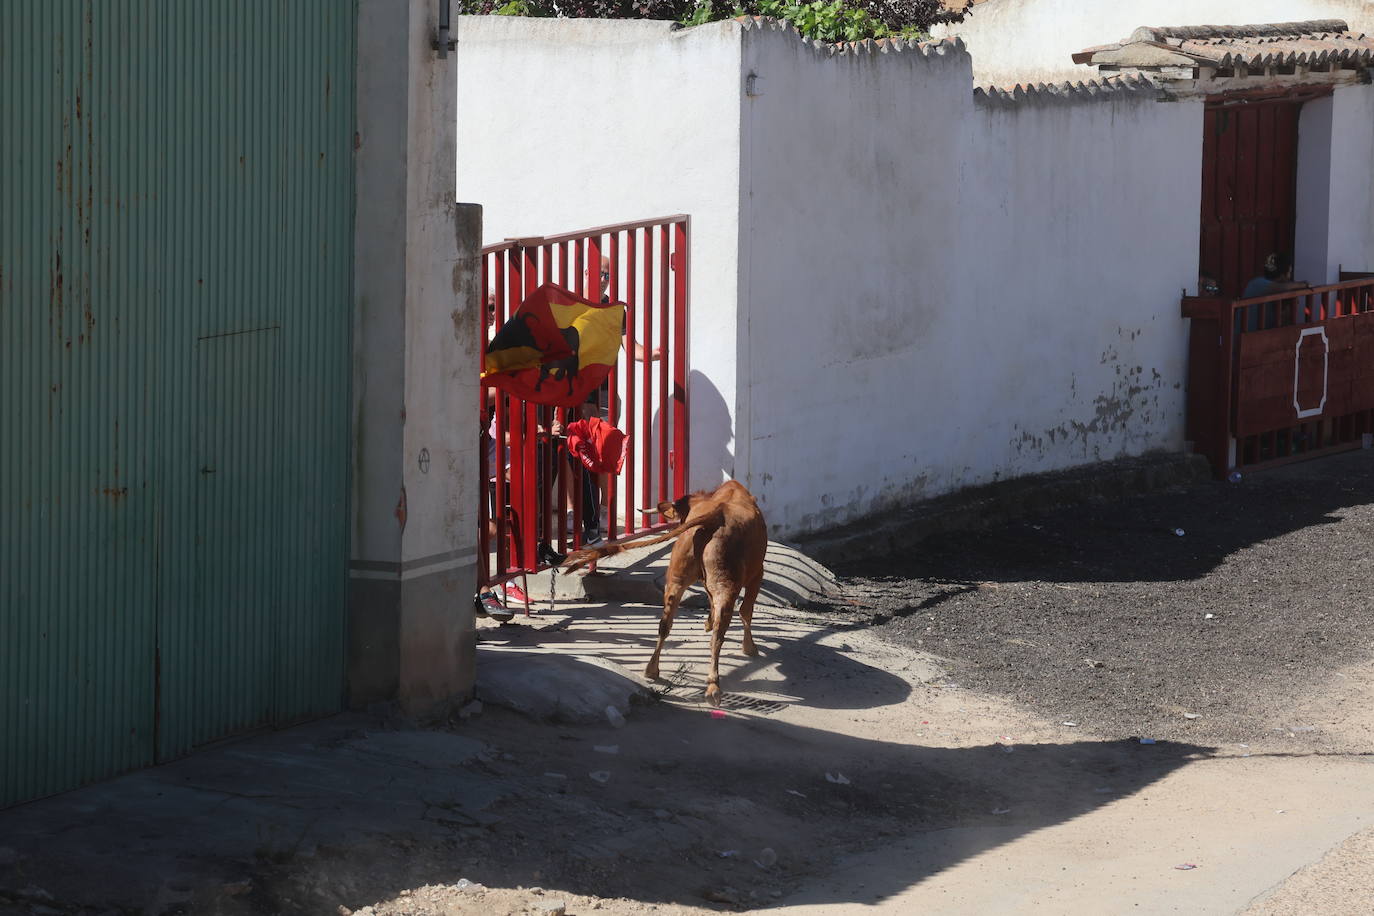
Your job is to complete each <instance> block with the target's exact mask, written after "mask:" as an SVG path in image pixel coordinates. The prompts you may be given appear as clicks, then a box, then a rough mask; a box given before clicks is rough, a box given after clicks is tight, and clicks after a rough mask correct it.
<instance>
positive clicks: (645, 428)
mask: <svg viewBox="0 0 1374 916" xmlns="http://www.w3.org/2000/svg"><path fill="white" fill-rule="evenodd" d="M639 260H640V262H642V264H643V271H642V275H640V276H642V279H640V284H639V310H640V313H642V314H643V316H644V327H643V328H642V331H640V335H639V339H642V341H643V342H644V349H646V350H653V349H654V229H653V228H651V227H646V228H644V229H643V244H642V246H640V255H639ZM646 356H647V353H646ZM643 391H644V393H643V398H642V400H643V404H644V407H643V411H644V415H643V417H640V423H639V428H640V433H642V435H643V438H642V439H640V441H642V442H643V444H644V449H643V452H644V455H643V457H642V459H640V460H642V461H643V467H642V468H640V470H639V482H640V486H639V508H642V509H650V508H653V507H654V504H655V500H654V442H653V431H654V361H653V360H644V375H643ZM636 515H638V512H636ZM650 518H653V516H650ZM644 520H646V522H647V520H649V519H644ZM657 520H658V519H654V522H655V523H657Z"/></svg>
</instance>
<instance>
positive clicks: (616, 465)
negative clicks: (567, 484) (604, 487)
mask: <svg viewBox="0 0 1374 916" xmlns="http://www.w3.org/2000/svg"><path fill="white" fill-rule="evenodd" d="M568 452H569V454H573V455H576V456H577V457H578V458H579V459H580V460H581V461H582V464H583V465H584V466H585V467H586V468H587V470H589V471H591V472H592V473H593V474H619V473H620V469H621V467H623V466H624V464H625V434H624V433H622V432H621V431H620V430H618V429H616V428H615V427H614V426H612V425H611V424H609V423H607V422H605V421H604V420H602V419H601V418H600V417H592V418H591V419H589V420H575V421H573V422H572V423H569V424H568Z"/></svg>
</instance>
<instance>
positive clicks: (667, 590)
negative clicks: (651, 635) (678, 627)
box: [644, 578, 687, 681]
mask: <svg viewBox="0 0 1374 916" xmlns="http://www.w3.org/2000/svg"><path fill="white" fill-rule="evenodd" d="M686 590H687V583H685V582H683V581H682V580H681V579H674V578H669V580H668V582H667V584H666V585H665V586H664V587H663V617H662V618H661V619H660V620H659V621H658V645H657V646H655V647H654V654H653V655H652V656H651V657H650V658H649V664H647V665H645V666H644V676H645V677H647V678H648V679H649V680H651V681H652V680H657V679H658V657H659V655H661V654H662V653H663V643H664V642H666V641H667V639H668V634H669V633H671V632H673V615H675V614H676V613H677V608H678V605H679V604H681V603H682V593H683V592H684V591H686Z"/></svg>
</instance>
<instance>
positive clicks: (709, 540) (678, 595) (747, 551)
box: [563, 480, 768, 706]
mask: <svg viewBox="0 0 1374 916" xmlns="http://www.w3.org/2000/svg"><path fill="white" fill-rule="evenodd" d="M658 511H659V513H660V514H662V516H663V517H664V518H666V519H669V520H670V521H675V520H678V519H681V521H682V523H681V524H679V525H678V526H677V527H676V528H674V529H673V530H671V531H668V532H666V533H664V534H661V535H659V536H658V537H654V538H649V539H648V540H645V541H633V542H631V543H629V544H608V545H606V546H604V547H596V548H592V549H583V550H578V551H575V552H574V553H572V554H570V555H569V556H568V559H567V560H565V561H564V563H563V568H564V569H565V570H574V569H577V568H579V567H581V566H584V565H586V564H587V563H590V562H592V561H593V560H599V559H601V558H602V557H609V556H612V555H614V554H617V553H620V552H622V551H625V550H637V549H638V548H640V547H649V546H652V545H654V544H661V543H663V542H664V541H670V540H672V539H673V538H677V543H676V544H674V545H673V554H672V559H671V560H670V562H669V564H668V576H667V580H666V582H665V583H664V586H663V619H662V620H660V621H659V623H658V645H657V646H656V647H655V648H654V654H653V657H652V658H650V659H649V664H647V665H646V666H644V676H645V677H647V678H651V679H653V678H657V677H658V659H659V655H660V654H661V653H662V652H663V643H664V641H665V640H667V638H668V634H669V633H670V632H672V629H673V616H674V615H675V614H676V613H677V608H678V605H679V604H680V603H681V601H682V593H683V592H685V591H686V590H687V589H688V588H690V587H691V586H692V585H694V584H695V583H696V582H697V581H703V582H704V583H705V588H706V597H707V599H708V600H709V601H710V604H711V612H710V615H709V616H708V617H707V618H706V630H707V631H709V632H711V673H710V675H709V676H708V677H707V679H706V699H707V700H709V701H710V702H711V703H712V704H713V705H717V706H718V705H720V647H721V645H722V644H724V642H725V631H726V629H728V628H729V626H730V615H731V613H732V611H733V608H734V606H735V599H736V598H737V597H739V596H740V593H741V592H743V598H742V600H741V601H740V605H739V617H740V620H741V621H743V623H744V643H743V649H744V654H745V655H758V654H759V649H758V646H756V645H754V636H753V633H752V632H751V630H750V626H751V624H752V622H753V618H754V601H755V599H757V598H758V595H759V587H760V586H761V585H762V584H763V555H764V553H765V552H766V551H767V549H768V527H767V525H765V524H764V521H763V513H761V512H760V511H759V507H758V504H757V503H755V502H754V497H753V496H752V495H750V493H749V491H748V490H746V489H745V488H744V487H743V486H742V485H741V484H738V483H736V482H735V481H733V480H731V481H727V482H726V483H723V484H721V485H720V486H719V487H717V488H716V490H715V492H712V493H693V494H691V495H690V496H684V497H682V498H681V499H679V500H676V501H675V502H661V503H659V504H658Z"/></svg>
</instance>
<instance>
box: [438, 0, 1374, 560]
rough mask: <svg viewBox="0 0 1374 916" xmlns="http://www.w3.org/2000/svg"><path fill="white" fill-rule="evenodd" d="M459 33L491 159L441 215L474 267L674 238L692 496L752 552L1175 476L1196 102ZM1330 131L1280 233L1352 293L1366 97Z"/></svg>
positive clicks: (789, 38) (729, 50)
mask: <svg viewBox="0 0 1374 916" xmlns="http://www.w3.org/2000/svg"><path fill="white" fill-rule="evenodd" d="M986 5H988V6H991V5H993V4H992V3H989V4H986ZM1166 21H1167V20H1166ZM464 29H465V44H464V51H465V54H466V58H465V61H464V63H463V64H462V68H463V69H461V71H460V82H461V83H462V85H464V86H465V87H466V88H467V89H468V90H469V92H468V94H467V96H466V97H465V99H464V100H463V101H462V103H461V108H460V111H459V119H460V123H461V124H464V125H465V128H464V129H465V130H466V129H467V126H468V125H470V126H471V128H472V129H473V130H474V131H475V132H476V133H477V134H479V135H481V136H491V137H493V138H497V139H496V141H495V142H492V143H482V144H477V145H476V146H475V147H474V148H464V149H460V150H459V154H458V162H459V172H460V176H461V177H460V182H461V184H460V188H461V189H462V193H463V194H464V195H468V196H473V197H480V198H481V199H482V200H483V201H484V203H485V204H486V207H487V213H488V214H489V215H490V216H491V219H490V221H489V229H488V231H487V233H486V237H487V239H488V240H497V239H500V238H502V237H504V236H513V235H525V234H545V233H550V232H555V231H559V230H564V229H569V228H576V227H585V226H590V225H596V224H598V223H609V222H615V221H622V220H629V219H633V218H637V217H643V216H648V215H657V214H664V213H668V212H676V211H682V212H688V213H690V214H691V215H692V217H693V220H694V224H693V232H694V237H693V251H692V257H693V262H692V263H693V268H692V287H693V301H692V309H693V311H692V323H691V366H692V389H691V398H692V412H693V428H692V441H693V452H692V463H693V483H694V485H695V486H705V485H708V484H711V483H715V482H716V481H717V480H719V479H720V477H721V476H722V475H723V474H724V475H729V476H733V477H736V478H738V479H740V480H742V481H744V482H745V483H746V485H748V486H749V487H750V489H751V490H753V491H754V493H755V494H756V495H757V496H758V497H759V499H760V501H761V502H762V504H763V507H764V510H765V513H766V515H767V516H768V519H769V522H770V526H771V527H772V530H773V532H774V534H775V535H781V536H787V535H795V534H799V533H802V532H806V531H809V530H815V529H818V528H823V527H828V526H831V525H834V524H840V523H843V522H846V521H850V520H853V519H856V518H859V517H862V516H864V515H866V514H869V513H871V512H874V511H877V510H881V509H883V508H886V507H888V506H892V505H895V504H900V503H904V502H908V501H911V500H914V499H919V498H924V497H931V496H936V495H939V494H942V493H945V492H948V491H951V490H954V489H958V488H960V487H964V486H970V485H975V484H980V483H987V482H990V481H994V480H997V479H1000V478H1005V477H1011V476H1018V475H1023V474H1029V473H1036V472H1043V471H1051V470H1056V469H1060V468H1064V467H1068V466H1072V465H1076V464H1083V463H1088V462H1094V461H1099V460H1107V459H1112V458H1117V457H1126V456H1135V455H1140V454H1142V453H1145V452H1149V451H1152V450H1160V449H1163V450H1180V449H1182V448H1183V447H1184V391H1183V384H1184V378H1185V369H1186V365H1185V360H1186V341H1187V333H1188V326H1187V322H1186V321H1184V320H1183V319H1182V318H1180V317H1179V311H1178V310H1179V297H1180V295H1181V294H1182V293H1183V292H1184V291H1185V290H1186V291H1188V292H1190V293H1191V292H1194V291H1195V287H1196V282H1197V270H1198V219H1199V213H1200V209H1201V202H1200V192H1201V172H1202V169H1201V152H1202V124H1203V104H1202V102H1201V101H1200V100H1197V99H1193V100H1185V101H1167V100H1165V99H1164V97H1163V96H1162V94H1160V93H1159V92H1157V91H1156V90H1154V89H1153V88H1135V89H1128V88H1116V89H1103V88H1101V87H1096V88H1095V89H1094V90H1093V91H1092V92H1082V93H1062V92H1038V91H1037V92H1031V93H1029V94H1020V95H1018V96H1016V97H1004V96H999V95H996V94H993V95H984V94H981V93H980V94H977V95H975V93H974V92H973V87H972V79H973V75H972V67H971V61H970V58H969V56H968V55H967V54H965V53H963V52H962V51H960V50H958V49H957V48H956V47H954V46H953V45H945V46H942V47H931V46H925V47H924V48H915V47H911V46H908V45H905V44H902V45H883V46H879V45H860V46H852V47H849V48H848V49H845V50H837V49H835V48H827V47H824V46H817V45H814V44H812V43H808V42H803V41H802V40H801V39H800V38H799V37H798V36H797V35H796V33H795V32H793V31H792V30H790V29H788V28H785V27H782V26H778V25H776V24H769V23H762V22H755V21H752V20H751V21H745V22H742V23H741V22H727V23H717V24H713V25H711V26H706V27H702V28H699V29H689V30H683V31H678V32H674V31H670V30H669V29H668V28H667V26H666V24H654V23H642V22H639V23H625V22H599V23H570V22H548V21H533V22H532V21H522V20H509V19H487V20H465V21H464ZM683 87H690V88H689V89H684V88H683ZM512 99H521V100H523V101H522V104H521V107H519V108H518V109H513V108H512ZM536 103H537V104H536ZM593 103H595V104H593ZM1325 104H1326V105H1328V106H1329V107H1330V111H1331V119H1330V120H1331V123H1332V124H1333V125H1335V128H1334V129H1335V131H1336V135H1337V136H1338V137H1340V143H1339V144H1338V145H1336V146H1332V145H1331V144H1330V143H1329V136H1328V142H1327V144H1326V147H1325V148H1322V147H1321V144H1318V145H1317V147H1318V149H1319V152H1318V153H1317V154H1315V155H1316V156H1317V158H1311V156H1312V155H1313V154H1311V153H1310V152H1305V153H1304V169H1305V176H1306V177H1305V178H1304V181H1305V182H1306V183H1307V184H1308V185H1311V186H1312V188H1313V189H1314V190H1312V191H1311V193H1313V194H1316V195H1318V198H1315V199H1320V200H1321V201H1322V202H1324V203H1325V206H1326V210H1327V212H1326V213H1324V214H1318V213H1317V212H1316V210H1313V211H1311V213H1307V214H1305V218H1306V219H1307V220H1308V222H1310V223H1311V224H1312V227H1313V232H1314V233H1318V234H1319V233H1320V232H1321V231H1323V230H1326V229H1329V231H1330V233H1331V241H1330V243H1329V244H1324V247H1323V248H1322V250H1321V251H1320V252H1319V253H1318V254H1317V255H1316V256H1317V258H1318V260H1317V263H1318V265H1319V266H1320V265H1322V264H1325V265H1327V266H1328V267H1329V268H1330V269H1331V270H1334V267H1333V266H1331V265H1333V264H1334V263H1335V262H1336V261H1341V262H1343V263H1346V264H1347V265H1348V266H1350V265H1356V264H1357V263H1359V262H1361V261H1363V262H1364V264H1361V265H1360V266H1365V265H1367V264H1369V263H1374V258H1371V257H1370V256H1369V255H1370V245H1371V237H1372V236H1374V228H1371V226H1370V214H1371V212H1374V210H1372V209H1371V207H1374V203H1372V202H1371V201H1370V195H1371V188H1370V172H1369V168H1368V163H1369V162H1370V150H1371V145H1374V126H1371V118H1370V114H1371V112H1370V104H1371V103H1370V94H1369V90H1368V89H1367V88H1366V87H1343V88H1341V89H1338V90H1337V92H1336V95H1335V97H1334V98H1333V99H1332V100H1331V101H1330V102H1328V103H1325ZM536 109H537V111H538V112H539V116H538V117H537V118H535V117H534V116H533V114H531V115H529V116H528V117H527V116H526V115H525V114H523V112H525V111H526V110H529V111H531V112H533V111H535V110H536ZM513 110H515V111H519V112H521V113H520V114H519V116H517V115H515V114H513V113H512V112H513ZM607 110H611V111H614V112H617V113H618V115H619V117H617V118H614V119H608V118H607V116H606V115H605V114H604V112H605V111H607ZM1314 112H1317V113H1316V114H1315V115H1314V118H1315V119H1316V120H1320V111H1319V109H1314ZM527 123H530V124H532V125H534V126H531V127H529V128H528V131H529V132H530V136H531V137H532V138H533V139H532V140H530V141H528V142H526V141H525V139H524V138H525V130H524V125H525V124H527ZM608 123H610V124H612V126H613V127H614V128H617V129H616V130H613V131H612V134H613V135H612V137H611V139H610V140H609V141H608V140H607V139H606V136H607V131H608V130H610V129H611V128H608V127H607V124H608ZM1312 123H1313V124H1315V123H1316V121H1315V120H1314V121H1313V122H1312ZM1327 133H1328V135H1330V133H1331V130H1330V129H1328V131H1327ZM545 136H547V137H553V138H557V142H553V141H548V142H543V143H541V142H538V141H539V138H542V137H545ZM1323 155H1324V156H1325V160H1324V162H1325V166H1324V168H1325V172H1323V171H1322V170H1321V168H1318V167H1317V165H1313V169H1315V171H1312V172H1311V174H1307V171H1308V169H1307V166H1308V164H1309V162H1308V160H1309V159H1310V162H1311V163H1320V162H1321V161H1322V160H1321V156H1323ZM1323 175H1326V176H1327V179H1326V183H1325V184H1324V185H1323V184H1322V176H1323ZM731 436H733V439H731V438H730V437H731ZM703 443H709V445H705V446H703ZM703 456H709V457H703Z"/></svg>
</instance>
